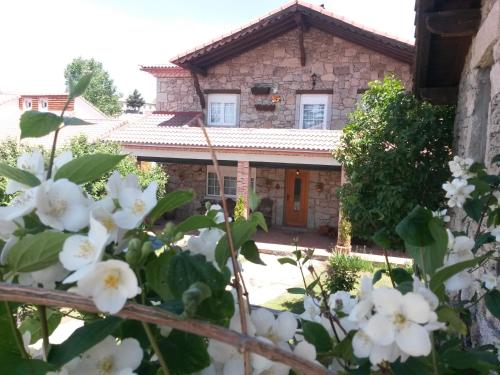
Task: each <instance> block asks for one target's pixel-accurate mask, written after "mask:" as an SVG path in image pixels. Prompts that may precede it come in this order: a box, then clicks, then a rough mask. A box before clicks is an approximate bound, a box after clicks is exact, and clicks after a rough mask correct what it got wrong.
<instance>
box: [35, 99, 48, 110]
mask: <svg viewBox="0 0 500 375" xmlns="http://www.w3.org/2000/svg"><path fill="white" fill-rule="evenodd" d="M38 110H39V111H40V112H47V111H48V110H49V100H48V99H47V98H40V99H38Z"/></svg>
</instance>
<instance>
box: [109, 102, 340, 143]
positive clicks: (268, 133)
mask: <svg viewBox="0 0 500 375" xmlns="http://www.w3.org/2000/svg"><path fill="white" fill-rule="evenodd" d="M199 115H200V114H197V113H193V112H190V113H189V115H188V114H187V113H170V114H152V115H149V116H145V117H143V118H141V119H139V120H137V121H133V122H129V123H126V124H124V125H122V126H121V127H119V128H118V129H115V130H114V131H113V132H111V133H110V134H109V136H108V139H110V140H113V141H118V142H121V143H122V144H124V145H129V146H134V145H138V146H139V145H151V146H152V145H155V146H158V147H161V146H163V147H165V148H168V147H176V148H178V147H185V146H190V147H193V148H206V147H207V142H206V140H205V137H204V135H203V132H202V130H201V129H200V128H199V127H197V126H188V125H187V124H189V123H190V122H192V120H193V119H194V118H195V117H197V116H199ZM180 118H182V120H183V121H177V120H176V119H180ZM182 123H184V125H181V124H182ZM171 124H175V125H171ZM207 132H208V135H209V137H210V140H211V142H212V145H213V146H214V147H215V148H224V149H236V150H240V151H244V150H251V151H255V150H262V151H265V150H269V151H280V150H281V151H288V152H290V151H292V152H293V151H308V152H320V153H325V152H330V151H332V150H334V149H336V148H337V147H338V146H339V142H340V135H341V131H340V130H316V129H276V128H272V129H262V128H228V127H207Z"/></svg>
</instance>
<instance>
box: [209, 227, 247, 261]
mask: <svg viewBox="0 0 500 375" xmlns="http://www.w3.org/2000/svg"><path fill="white" fill-rule="evenodd" d="M256 230H257V228H256V224H255V223H254V222H252V221H247V220H239V221H236V222H234V223H231V233H232V238H233V244H234V249H235V251H238V249H239V248H240V247H241V246H242V245H243V243H245V242H246V241H248V240H249V239H250V238H252V236H253V234H254V233H255V231H256ZM230 256H231V250H230V248H229V244H228V240H227V233H226V234H225V235H224V236H223V237H222V238H221V239H220V240H219V242H218V243H217V247H216V248H215V260H216V261H217V264H218V265H219V266H223V265H225V264H226V263H227V260H228V259H229V257H230Z"/></svg>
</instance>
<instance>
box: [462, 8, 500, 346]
mask: <svg viewBox="0 0 500 375" xmlns="http://www.w3.org/2000/svg"><path fill="white" fill-rule="evenodd" d="M481 14H482V22H481V26H480V28H479V31H478V33H477V34H476V36H475V37H474V39H473V40H472V44H471V47H470V49H469V54H468V56H467V58H466V62H465V67H464V70H463V72H462V78H461V81H460V88H459V97H458V104H457V112H456V118H455V152H456V153H457V154H458V155H460V156H462V157H470V158H472V159H474V160H475V161H477V162H481V163H484V164H485V165H486V166H487V167H488V169H489V171H490V173H499V169H498V168H497V167H494V166H492V165H491V159H492V158H493V157H494V156H495V155H497V154H499V153H500V0H485V1H483V4H482V12H481ZM463 217H464V214H463V211H458V210H457V211H455V212H454V215H453V222H452V226H453V227H454V229H456V230H458V231H460V230H466V229H467V227H468V225H469V223H468V222H465V223H464V221H463ZM474 229H475V228H474V227H473V226H472V227H471V228H470V229H469V230H470V231H474ZM490 266H491V267H494V266H495V265H494V264H491V265H490ZM476 276H477V278H479V276H480V275H476ZM475 291H476V290H475V289H474V288H472V289H471V290H469V291H468V294H469V296H472V295H473V294H474V292H475ZM475 318H476V319H475V322H476V326H475V329H474V333H475V338H476V339H477V341H479V342H481V343H491V342H493V341H494V340H495V339H496V338H498V337H499V336H500V323H499V321H498V319H495V318H494V317H493V316H492V315H491V314H490V313H489V312H488V311H487V310H486V308H485V306H484V303H483V302H482V301H481V302H480V303H479V304H478V306H477V308H476V311H475Z"/></svg>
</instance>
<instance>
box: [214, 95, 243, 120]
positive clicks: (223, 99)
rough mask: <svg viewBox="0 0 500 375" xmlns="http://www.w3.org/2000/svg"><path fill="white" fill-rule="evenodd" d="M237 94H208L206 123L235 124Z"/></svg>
mask: <svg viewBox="0 0 500 375" xmlns="http://www.w3.org/2000/svg"><path fill="white" fill-rule="evenodd" d="M238 101H239V95H238V94H209V95H208V116H207V117H208V124H209V125H219V126H236V123H237V121H238V120H237V118H238V113H237V108H238Z"/></svg>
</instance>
